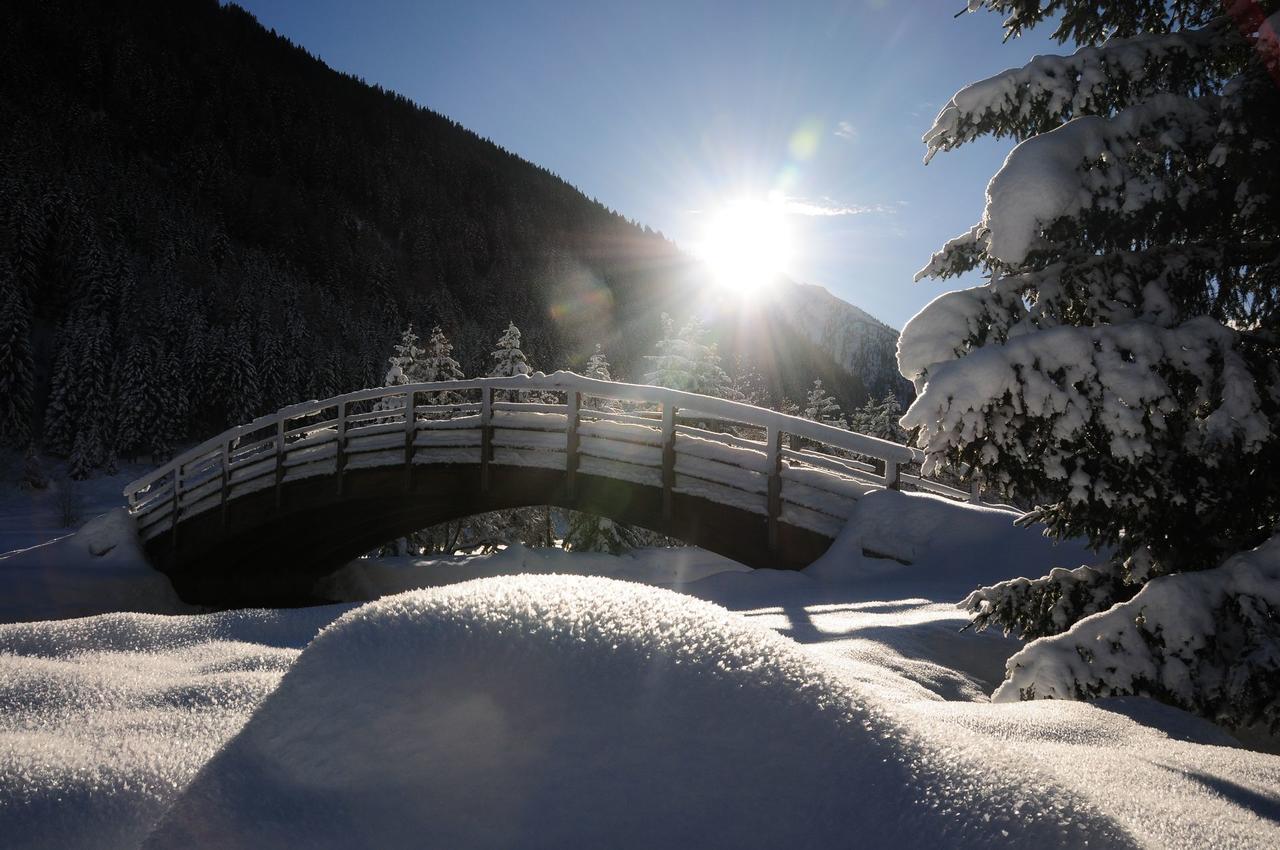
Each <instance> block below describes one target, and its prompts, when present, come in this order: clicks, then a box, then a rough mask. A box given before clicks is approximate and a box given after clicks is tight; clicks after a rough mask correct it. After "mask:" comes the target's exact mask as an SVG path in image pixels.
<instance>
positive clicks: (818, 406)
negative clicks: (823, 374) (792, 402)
mask: <svg viewBox="0 0 1280 850" xmlns="http://www.w3.org/2000/svg"><path fill="white" fill-rule="evenodd" d="M804 418H805V419H812V420H813V421H814V422H821V423H822V424H823V425H834V426H835V427H837V428H848V425H847V424H846V423H845V421H844V413H843V412H842V411H841V410H840V402H838V401H836V400H835V398H834V397H832V396H830V395H827V391H826V390H824V389H823V388H822V379H821V378H815V379H814V381H813V388H812V389H811V390H809V397H808V398H807V399H806V400H805V408H804Z"/></svg>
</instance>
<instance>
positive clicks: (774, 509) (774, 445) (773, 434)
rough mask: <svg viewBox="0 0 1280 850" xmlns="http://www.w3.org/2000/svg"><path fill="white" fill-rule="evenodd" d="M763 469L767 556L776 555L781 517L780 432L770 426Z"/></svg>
mask: <svg viewBox="0 0 1280 850" xmlns="http://www.w3.org/2000/svg"><path fill="white" fill-rule="evenodd" d="M766 433H767V436H766V444H765V467H766V468H767V469H768V470H769V507H768V515H769V536H768V541H769V554H771V555H776V554H777V553H778V520H779V519H780V518H781V516H782V431H781V430H779V429H778V428H777V427H776V426H774V425H770V426H769V429H768V431H767V432H766Z"/></svg>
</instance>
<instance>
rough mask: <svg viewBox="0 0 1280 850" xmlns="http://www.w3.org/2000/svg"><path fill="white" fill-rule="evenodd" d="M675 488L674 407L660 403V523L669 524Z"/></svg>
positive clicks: (672, 513) (673, 509) (667, 402)
mask: <svg viewBox="0 0 1280 850" xmlns="http://www.w3.org/2000/svg"><path fill="white" fill-rule="evenodd" d="M675 488H676V406H675V405H674V404H672V403H671V402H669V401H664V402H663V403H662V522H663V525H664V526H666V525H669V524H670V523H671V519H672V516H673V515H674V513H675V507H674V500H673V495H674V492H675Z"/></svg>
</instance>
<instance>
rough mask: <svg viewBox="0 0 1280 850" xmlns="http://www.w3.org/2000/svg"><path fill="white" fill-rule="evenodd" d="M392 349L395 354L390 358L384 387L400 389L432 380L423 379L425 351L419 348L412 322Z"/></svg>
mask: <svg viewBox="0 0 1280 850" xmlns="http://www.w3.org/2000/svg"><path fill="white" fill-rule="evenodd" d="M392 348H393V351H394V353H393V354H392V355H391V357H390V358H388V362H389V363H390V364H391V368H390V369H388V370H387V375H386V378H385V379H384V381H383V383H384V385H386V386H388V387H398V386H401V385H403V384H416V383H419V382H421V381H426V380H430V379H429V378H424V377H423V370H422V362H421V358H422V355H423V350H422V349H421V348H419V347H418V335H417V334H416V333H414V332H413V323H412V322H410V323H409V326H408V327H407V328H405V329H404V332H403V333H401V334H400V341H399V342H397V343H396V344H395V345H394V346H392Z"/></svg>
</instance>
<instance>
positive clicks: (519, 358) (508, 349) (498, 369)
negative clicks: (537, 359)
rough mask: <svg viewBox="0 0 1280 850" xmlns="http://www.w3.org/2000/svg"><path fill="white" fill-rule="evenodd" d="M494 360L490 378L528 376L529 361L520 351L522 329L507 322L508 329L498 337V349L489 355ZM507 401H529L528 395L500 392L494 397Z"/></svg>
mask: <svg viewBox="0 0 1280 850" xmlns="http://www.w3.org/2000/svg"><path fill="white" fill-rule="evenodd" d="M489 356H490V357H492V358H493V368H491V369H490V370H489V377H490V378H512V377H515V376H516V375H528V374H530V373H531V372H532V371H533V370H532V369H530V368H529V359H528V358H527V357H525V356H524V352H523V351H521V350H520V329H519V328H517V327H516V323H515V322H507V329H506V330H505V331H503V332H502V336H500V337H498V344H497V347H495V348H494V349H493V351H492V352H490V353H489ZM499 396H500V397H501V398H502V399H504V400H507V401H517V400H527V394H526V393H520V392H514V391H512V392H506V391H500V392H497V393H494V397H495V398H498V397H499Z"/></svg>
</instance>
